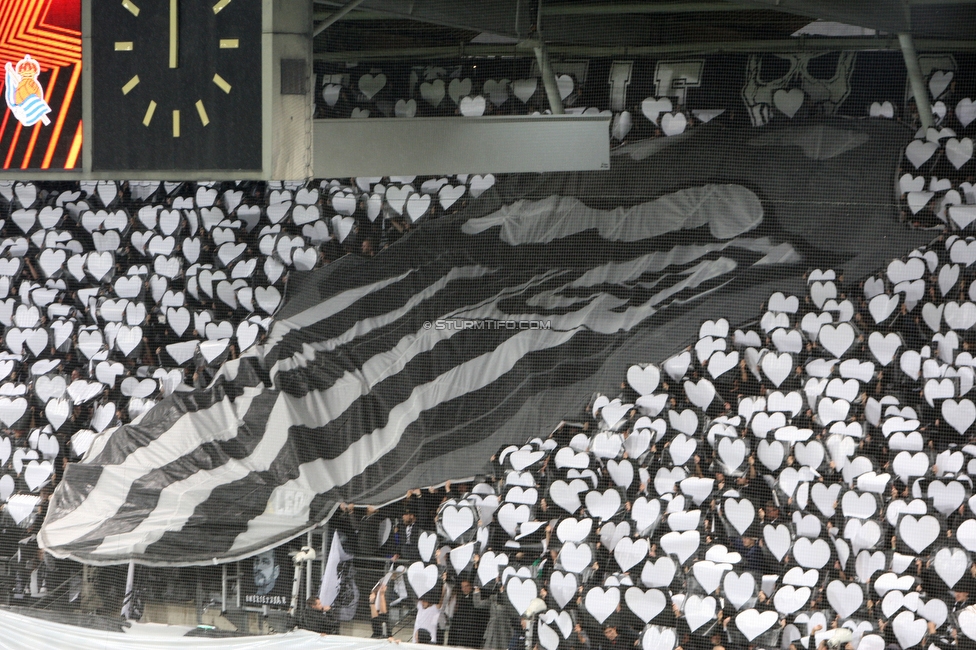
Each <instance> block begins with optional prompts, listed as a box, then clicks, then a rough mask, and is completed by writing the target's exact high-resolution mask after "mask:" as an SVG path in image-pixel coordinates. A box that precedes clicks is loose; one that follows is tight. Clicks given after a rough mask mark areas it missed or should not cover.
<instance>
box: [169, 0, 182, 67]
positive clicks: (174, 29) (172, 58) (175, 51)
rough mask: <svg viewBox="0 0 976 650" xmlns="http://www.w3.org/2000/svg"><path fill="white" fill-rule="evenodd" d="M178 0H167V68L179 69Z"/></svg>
mask: <svg viewBox="0 0 976 650" xmlns="http://www.w3.org/2000/svg"><path fill="white" fill-rule="evenodd" d="M178 2H179V0H169V67H171V68H178V67H179V54H180V13H179V9H178Z"/></svg>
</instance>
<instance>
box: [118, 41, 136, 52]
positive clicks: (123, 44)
mask: <svg viewBox="0 0 976 650" xmlns="http://www.w3.org/2000/svg"><path fill="white" fill-rule="evenodd" d="M115 51H116V52H131V51H132V41H115Z"/></svg>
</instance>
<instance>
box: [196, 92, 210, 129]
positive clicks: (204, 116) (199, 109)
mask: <svg viewBox="0 0 976 650" xmlns="http://www.w3.org/2000/svg"><path fill="white" fill-rule="evenodd" d="M197 113H199V114H200V121H201V122H203V125H204V126H207V125H208V124H210V118H209V117H207V109H206V108H204V107H203V100H202V99H201V100H198V101H197Z"/></svg>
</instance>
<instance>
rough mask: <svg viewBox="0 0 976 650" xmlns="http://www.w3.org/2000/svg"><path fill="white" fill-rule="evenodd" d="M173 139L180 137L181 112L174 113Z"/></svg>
mask: <svg viewBox="0 0 976 650" xmlns="http://www.w3.org/2000/svg"><path fill="white" fill-rule="evenodd" d="M173 137H174V138H178V137H180V112H179V111H173Z"/></svg>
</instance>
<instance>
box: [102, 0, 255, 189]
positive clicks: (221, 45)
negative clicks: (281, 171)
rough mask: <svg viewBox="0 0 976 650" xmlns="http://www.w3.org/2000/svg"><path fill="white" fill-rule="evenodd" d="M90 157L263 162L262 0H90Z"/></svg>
mask: <svg viewBox="0 0 976 650" xmlns="http://www.w3.org/2000/svg"><path fill="white" fill-rule="evenodd" d="M92 129H93V133H92V140H93V142H92V167H93V169H96V170H118V171H125V170H129V169H134V170H168V169H173V170H236V169H239V170H259V169H261V162H262V161H261V142H262V138H261V0H93V2H92Z"/></svg>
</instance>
